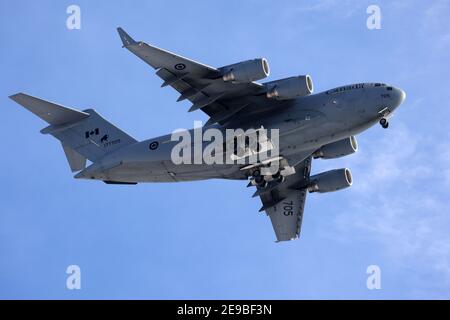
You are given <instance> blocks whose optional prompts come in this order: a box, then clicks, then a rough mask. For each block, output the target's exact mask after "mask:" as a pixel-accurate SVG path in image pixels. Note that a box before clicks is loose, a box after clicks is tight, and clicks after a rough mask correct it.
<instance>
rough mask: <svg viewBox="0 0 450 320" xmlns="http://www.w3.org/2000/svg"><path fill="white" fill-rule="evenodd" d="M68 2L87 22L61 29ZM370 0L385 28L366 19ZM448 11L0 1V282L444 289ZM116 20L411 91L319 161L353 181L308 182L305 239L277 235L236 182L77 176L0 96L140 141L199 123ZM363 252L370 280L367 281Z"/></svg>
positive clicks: (215, 60)
mask: <svg viewBox="0 0 450 320" xmlns="http://www.w3.org/2000/svg"><path fill="white" fill-rule="evenodd" d="M70 4H77V5H79V6H80V8H81V15H82V16H81V19H82V29H81V30H72V31H70V30H68V29H67V28H66V25H65V22H66V18H67V16H68V15H67V14H66V8H67V7H68V6H69V5H70ZM370 4H377V5H379V6H380V8H381V13H382V29H381V30H372V31H371V30H368V29H367V28H366V19H367V17H368V15H367V14H366V8H367V6H368V5H370ZM449 15H450V4H449V3H448V2H447V1H427V2H424V1H397V2H393V1H376V2H373V1H334V0H329V1H326V0H323V1H285V2H283V4H280V3H279V2H275V1H256V0H255V1H222V2H219V1H216V2H212V1H194V2H192V1H191V2H187V1H146V2H144V1H133V2H130V1H76V2H68V1H58V2H57V3H56V2H55V1H21V0H17V1H2V2H1V3H0V35H1V39H2V50H1V53H0V55H1V59H0V64H1V65H0V67H1V68H0V70H1V73H0V77H1V83H2V85H1V86H0V105H1V114H2V120H3V121H2V126H1V129H0V130H1V132H2V136H3V141H2V144H3V146H2V150H3V151H2V154H1V155H2V156H1V157H0V165H1V168H2V170H1V171H0V180H1V181H2V183H1V185H0V195H1V196H0V199H1V201H0V298H61V299H77V298H88V299H92V298H125V299H130V298H139V299H146V298H149V299H165V298H178V299H197V298H212V299H214V298H219V299H232V298H242V299H251V298H254V299H259V298H263V299H300V298H306V299H309V298H319V299H326V298H338V299H341V298H362V299H377V298H387V299H398V298H406V299H417V298H450V210H449V205H450V200H449V196H448V191H449V189H450V167H449V161H450V145H449V143H448V141H449V139H450V133H449V132H450V131H449V129H450V125H449V121H448V119H449V116H450V108H449V102H448V101H450V91H449V84H450V83H449V77H450V76H449V74H450V63H449V59H448V58H449V55H448V52H449V50H450V25H449V23H448V16H449ZM117 26H122V27H123V28H124V29H125V30H127V31H128V32H129V33H130V34H131V35H132V36H133V37H135V38H136V39H139V40H145V41H146V42H149V43H152V44H155V45H157V46H160V47H163V48H167V49H168V50H171V51H174V52H178V53H180V54H182V55H184V56H187V57H191V58H193V59H196V60H199V61H202V62H204V63H206V64H209V65H213V66H223V65H226V64H231V63H234V62H238V61H241V60H245V59H250V58H254V57H261V56H264V57H266V58H267V59H268V60H269V62H270V65H271V76H270V79H272V80H273V79H277V78H282V77H287V76H290V75H296V74H311V75H312V77H313V79H314V81H315V89H316V92H319V91H323V90H326V89H329V88H332V87H336V86H339V85H343V84H350V83H358V82H371V81H374V82H375V81H380V82H387V83H391V84H393V85H395V86H398V87H400V88H402V89H404V90H405V91H406V92H407V100H406V101H405V103H404V105H403V106H402V107H401V108H400V109H399V110H398V112H397V113H396V115H395V117H394V118H393V120H392V123H391V127H390V128H389V130H382V129H381V128H379V127H374V128H372V129H370V130H369V131H367V132H365V133H363V134H362V135H360V136H359V137H358V141H359V145H360V149H359V152H358V153H357V154H355V155H352V156H350V157H348V158H344V159H341V160H329V161H315V162H314V163H313V170H314V172H320V171H323V170H327V169H332V168H340V167H343V166H347V167H349V168H351V170H352V172H353V175H354V180H355V181H354V185H353V187H352V188H350V189H347V190H345V191H341V192H337V193H332V194H325V195H316V194H314V195H310V196H309V197H308V202H307V205H306V211H305V216H304V222H303V228H302V237H301V239H300V240H298V241H294V242H289V243H282V244H276V243H274V241H273V240H274V239H275V236H274V234H273V230H272V227H271V225H270V222H269V219H268V218H267V217H266V216H265V215H262V214H258V209H259V208H260V203H259V200H258V199H252V198H251V195H252V193H253V190H250V189H247V188H246V184H245V183H242V182H233V181H220V180H217V181H204V182H195V183H182V184H141V185H138V186H135V187H128V186H125V187H122V186H107V185H104V184H103V183H100V182H90V181H75V180H74V179H73V178H72V174H71V173H70V171H69V168H68V165H67V163H66V159H65V157H64V154H63V152H62V149H61V147H60V145H59V142H58V141H57V140H55V139H52V138H51V137H48V136H42V135H40V134H39V130H40V129H42V128H43V127H44V126H45V124H44V123H43V122H42V121H41V120H40V119H38V118H36V117H35V116H34V115H32V114H30V113H28V112H27V111H26V110H24V109H22V108H20V107H19V106H18V105H16V104H14V103H13V102H12V101H10V100H9V99H8V98H7V97H8V96H9V95H11V94H14V93H16V92H20V91H23V92H27V93H29V94H32V95H36V96H40V97H43V98H45V99H49V100H52V101H57V102H60V103H61V104H64V105H67V106H72V107H75V108H79V109H86V108H91V107H93V108H95V109H96V110H97V111H99V112H100V113H101V114H102V115H103V116H105V117H106V118H107V119H109V120H111V121H112V122H113V123H114V124H116V125H117V126H119V127H120V128H122V129H124V130H125V131H127V132H128V133H130V134H131V135H133V136H134V137H136V138H137V139H145V138H149V137H151V136H158V135H160V134H164V133H167V132H171V131H173V130H174V129H176V128H180V127H181V128H183V127H184V128H187V127H191V126H192V125H193V122H194V120H203V121H205V120H206V119H207V118H206V117H205V116H204V115H203V114H201V112H194V113H190V114H189V113H187V109H188V105H189V104H188V102H182V103H178V104H177V103H175V101H176V98H177V96H178V95H177V93H176V92H174V91H173V90H171V89H170V88H164V89H160V88H159V86H160V84H161V81H160V79H158V78H157V77H156V76H155V75H154V73H153V70H152V69H150V68H149V67H148V66H146V65H145V64H144V63H143V62H141V61H140V60H138V59H137V58H136V57H134V56H133V55H132V54H130V53H129V52H127V51H126V50H125V49H122V48H121V42H120V39H119V38H118V36H117V34H116V31H115V28H116V27H117ZM72 264H76V265H79V266H80V267H81V271H82V289H81V290H79V291H69V290H67V289H66V287H65V284H66V277H67V275H66V273H65V270H66V268H67V266H69V265H72ZM373 264H376V265H379V266H380V268H381V271H382V278H381V285H382V289H381V290H372V291H371V290H368V289H367V288H366V279H367V274H366V268H367V267H368V266H369V265H373Z"/></svg>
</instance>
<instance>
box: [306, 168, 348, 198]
mask: <svg viewBox="0 0 450 320" xmlns="http://www.w3.org/2000/svg"><path fill="white" fill-rule="evenodd" d="M352 184H353V178H352V173H351V172H350V170H349V169H336V170H331V171H327V172H323V173H320V174H318V175H315V176H312V177H311V178H310V184H309V186H308V191H309V192H311V193H314V192H319V193H326V192H334V191H338V190H342V189H345V188H348V187H350V186H351V185H352Z"/></svg>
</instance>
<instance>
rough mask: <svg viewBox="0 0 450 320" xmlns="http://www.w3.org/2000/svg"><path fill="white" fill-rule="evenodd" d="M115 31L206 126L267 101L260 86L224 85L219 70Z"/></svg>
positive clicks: (225, 83)
mask: <svg viewBox="0 0 450 320" xmlns="http://www.w3.org/2000/svg"><path fill="white" fill-rule="evenodd" d="M117 30H118V32H119V35H120V38H121V39H122V42H123V46H124V47H125V48H127V49H128V50H129V51H131V52H132V53H134V54H135V55H136V56H138V57H139V58H141V59H142V60H143V61H145V62H146V63H147V64H149V65H150V66H151V67H152V68H154V69H156V74H157V75H158V76H159V77H160V78H161V79H162V80H163V81H164V82H163V84H162V87H165V86H171V87H172V88H174V89H175V90H177V91H178V92H179V93H180V97H179V98H178V101H182V100H186V99H187V100H189V101H190V102H192V106H191V108H190V109H189V112H191V111H195V110H198V109H201V110H202V111H204V112H205V113H206V114H207V115H209V116H210V119H209V121H208V123H207V125H209V124H213V123H216V122H217V123H220V124H223V123H224V122H226V121H227V120H229V119H230V118H231V117H233V116H234V115H236V114H237V113H238V112H239V111H241V110H242V109H244V108H248V107H249V106H250V105H253V106H255V105H258V104H261V103H263V102H267V98H266V95H265V87H264V86H263V85H262V84H259V83H257V82H251V83H232V82H225V81H223V79H222V71H221V68H219V69H217V68H214V67H210V66H207V65H205V64H202V63H199V62H196V61H193V60H191V59H188V58H185V57H182V56H179V55H177V54H174V53H172V52H169V51H166V50H163V49H160V48H157V47H154V46H151V45H149V44H147V43H145V42H137V41H135V40H134V39H133V38H131V37H130V36H129V35H128V34H127V33H126V32H125V31H124V30H123V29H122V28H118V29H117ZM271 102H272V103H278V102H277V101H273V100H271Z"/></svg>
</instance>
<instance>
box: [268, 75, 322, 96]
mask: <svg viewBox="0 0 450 320" xmlns="http://www.w3.org/2000/svg"><path fill="white" fill-rule="evenodd" d="M266 86H267V87H268V91H267V98H270V99H277V100H289V99H295V98H298V97H304V96H307V95H310V94H311V93H313V92H314V85H313V81H312V78H311V77H310V76H309V75H306V76H298V77H291V78H286V79H281V80H277V81H273V82H270V83H267V84H266Z"/></svg>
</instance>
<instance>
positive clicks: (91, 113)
mask: <svg viewBox="0 0 450 320" xmlns="http://www.w3.org/2000/svg"><path fill="white" fill-rule="evenodd" d="M10 98H11V99H12V100H14V101H15V102H17V103H18V104H20V105H22V106H23V107H24V108H26V109H28V110H29V111H31V112H32V113H34V114H35V115H36V116H38V117H39V118H41V119H42V120H44V121H46V122H47V123H48V124H49V126H48V127H46V128H44V129H42V130H41V133H43V134H51V135H52V136H54V137H55V138H57V139H58V140H59V141H61V144H62V147H63V149H64V152H65V154H66V157H67V160H68V162H69V166H70V168H71V170H72V172H77V171H81V170H83V169H85V167H86V159H87V160H90V161H91V162H96V161H97V160H99V159H101V158H103V157H104V156H106V155H107V154H109V153H111V152H114V151H116V150H118V149H120V148H123V147H125V146H128V145H130V144H133V143H136V142H137V141H136V140H135V139H134V138H132V137H131V136H129V135H128V134H126V133H125V132H123V131H122V130H120V129H119V128H117V127H116V126H114V125H113V124H111V123H110V122H108V121H107V120H105V119H104V118H103V117H102V116H100V115H99V114H98V113H97V112H96V111H95V110H92V109H87V110H84V111H78V110H75V109H71V108H67V107H64V106H61V105H59V104H56V103H52V102H49V101H45V100H42V99H39V98H36V97H32V96H29V95H27V94H24V93H18V94H15V95H12V96H10Z"/></svg>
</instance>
